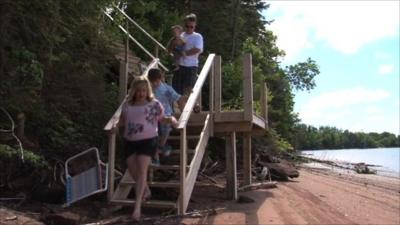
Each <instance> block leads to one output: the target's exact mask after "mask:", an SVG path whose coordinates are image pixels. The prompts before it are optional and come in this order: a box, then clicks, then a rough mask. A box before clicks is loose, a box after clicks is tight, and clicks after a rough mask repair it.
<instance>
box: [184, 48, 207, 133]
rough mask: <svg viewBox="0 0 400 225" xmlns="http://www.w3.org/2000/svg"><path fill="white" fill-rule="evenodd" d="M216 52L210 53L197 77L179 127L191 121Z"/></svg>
mask: <svg viewBox="0 0 400 225" xmlns="http://www.w3.org/2000/svg"><path fill="white" fill-rule="evenodd" d="M214 57H215V54H210V55H209V56H208V58H207V61H206V62H205V64H204V66H203V69H202V70H201V72H200V75H199V77H198V78H197V81H196V84H195V85H194V87H193V90H192V93H191V94H190V96H189V99H188V100H187V102H186V105H185V108H184V109H183V111H182V114H181V117H180V118H179V124H178V127H177V128H178V129H182V128H184V127H186V124H187V122H188V121H189V118H190V115H191V113H192V111H193V107H194V105H195V103H196V100H197V99H198V98H199V95H200V93H201V87H202V86H203V84H204V82H205V80H206V77H207V75H208V72H209V71H210V69H211V66H212V62H213V60H214Z"/></svg>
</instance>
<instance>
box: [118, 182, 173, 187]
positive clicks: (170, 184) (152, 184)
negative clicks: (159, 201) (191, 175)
mask: <svg viewBox="0 0 400 225" xmlns="http://www.w3.org/2000/svg"><path fill="white" fill-rule="evenodd" d="M120 184H121V185H132V186H133V185H135V184H136V182H135V181H121V182H120ZM147 184H148V185H149V186H150V187H162V188H178V187H179V182H171V181H168V182H160V181H152V182H147Z"/></svg>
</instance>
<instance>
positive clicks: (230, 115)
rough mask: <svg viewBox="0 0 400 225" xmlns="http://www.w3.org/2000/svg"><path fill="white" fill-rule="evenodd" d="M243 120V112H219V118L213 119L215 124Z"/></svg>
mask: <svg viewBox="0 0 400 225" xmlns="http://www.w3.org/2000/svg"><path fill="white" fill-rule="evenodd" d="M243 118H244V112H243V111H229V112H221V113H220V115H219V117H216V118H215V120H214V121H215V122H242V121H244V120H243Z"/></svg>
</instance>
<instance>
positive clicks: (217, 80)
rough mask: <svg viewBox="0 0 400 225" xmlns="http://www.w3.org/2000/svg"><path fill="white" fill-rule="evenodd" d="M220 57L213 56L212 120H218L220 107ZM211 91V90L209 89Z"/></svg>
mask: <svg viewBox="0 0 400 225" xmlns="http://www.w3.org/2000/svg"><path fill="white" fill-rule="evenodd" d="M221 77H222V76H221V56H215V59H214V110H215V114H214V120H218V119H220V113H221V106H222V94H221V88H222V85H221V84H222V82H221ZM211 90H212V89H211Z"/></svg>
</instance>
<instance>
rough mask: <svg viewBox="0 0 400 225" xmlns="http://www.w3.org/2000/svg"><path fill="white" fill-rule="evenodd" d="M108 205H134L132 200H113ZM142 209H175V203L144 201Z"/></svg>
mask: <svg viewBox="0 0 400 225" xmlns="http://www.w3.org/2000/svg"><path fill="white" fill-rule="evenodd" d="M110 203H112V204H118V205H128V206H133V205H134V204H135V200H134V199H114V200H112V201H111V202H110ZM142 206H144V207H155V208H176V202H172V201H154V200H149V201H144V202H142Z"/></svg>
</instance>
